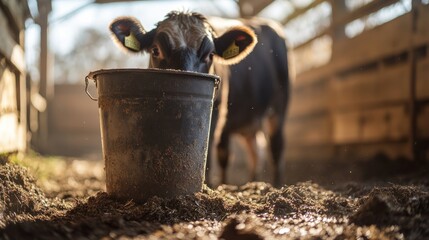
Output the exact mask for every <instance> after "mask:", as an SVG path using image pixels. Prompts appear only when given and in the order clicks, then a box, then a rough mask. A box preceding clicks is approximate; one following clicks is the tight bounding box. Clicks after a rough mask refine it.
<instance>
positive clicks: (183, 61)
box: [110, 12, 257, 73]
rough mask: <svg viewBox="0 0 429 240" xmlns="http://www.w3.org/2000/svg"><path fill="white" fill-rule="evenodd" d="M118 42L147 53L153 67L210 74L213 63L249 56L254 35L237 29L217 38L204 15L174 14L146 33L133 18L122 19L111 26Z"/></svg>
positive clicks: (126, 47)
mask: <svg viewBox="0 0 429 240" xmlns="http://www.w3.org/2000/svg"><path fill="white" fill-rule="evenodd" d="M110 30H111V31H112V33H113V38H114V39H115V42H116V43H117V44H118V45H119V46H120V47H122V48H123V49H125V50H126V51H128V52H132V53H138V52H148V53H149V54H150V67H152V68H163V69H178V70H185V71H195V72H203V73H207V72H208V71H209V68H210V66H211V65H212V63H213V60H214V61H217V62H220V63H223V64H234V63H237V62H239V61H240V60H241V59H243V58H244V57H245V56H247V54H249V53H250V52H251V51H252V50H253V48H254V46H255V44H256V41H257V40H256V36H255V33H254V32H253V31H252V30H251V29H250V28H247V27H244V26H237V27H234V28H231V29H229V30H228V31H226V32H225V33H224V34H223V35H222V36H219V37H217V36H216V35H215V33H214V32H213V31H212V29H211V27H210V25H209V24H208V23H207V20H206V18H205V17H204V16H202V15H201V14H198V13H185V12H171V13H169V14H168V15H167V16H166V18H165V19H164V20H163V21H161V22H159V23H158V24H157V26H156V28H155V29H153V30H151V31H149V32H146V31H145V30H144V28H143V26H142V25H141V23H140V22H139V21H138V20H137V19H135V18H133V17H120V18H117V19H115V20H114V21H113V22H112V24H111V25H110Z"/></svg>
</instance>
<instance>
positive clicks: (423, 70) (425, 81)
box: [416, 46, 429, 100]
mask: <svg viewBox="0 0 429 240" xmlns="http://www.w3.org/2000/svg"><path fill="white" fill-rule="evenodd" d="M427 48H429V46H427ZM416 98H417V99H420V100H421V99H427V98H429V56H426V57H425V58H423V59H420V60H418V61H417V73H416Z"/></svg>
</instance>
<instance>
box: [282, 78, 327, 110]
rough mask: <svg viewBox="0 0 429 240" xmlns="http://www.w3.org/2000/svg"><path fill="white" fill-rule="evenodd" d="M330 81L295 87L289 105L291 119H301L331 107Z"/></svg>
mask: <svg viewBox="0 0 429 240" xmlns="http://www.w3.org/2000/svg"><path fill="white" fill-rule="evenodd" d="M330 92H331V91H330V86H329V81H327V80H323V81H318V82H315V83H312V84H308V85H306V86H300V87H293V88H292V92H291V100H290V105H289V112H288V114H289V116H290V118H300V117H301V116H305V115H309V114H312V113H315V112H322V111H325V110H327V109H328V108H329V107H330V103H331V101H332V97H331V94H330Z"/></svg>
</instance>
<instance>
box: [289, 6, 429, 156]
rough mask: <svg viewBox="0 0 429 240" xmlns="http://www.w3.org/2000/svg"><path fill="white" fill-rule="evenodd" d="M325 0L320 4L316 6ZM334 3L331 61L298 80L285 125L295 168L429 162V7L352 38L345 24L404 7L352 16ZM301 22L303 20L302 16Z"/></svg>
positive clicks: (328, 31)
mask: <svg viewBox="0 0 429 240" xmlns="http://www.w3.org/2000/svg"><path fill="white" fill-rule="evenodd" d="M321 2H325V1H317V0H316V1H314V3H313V6H310V7H315V6H316V5H317V4H320V3H321ZM329 2H330V3H331V5H332V21H331V22H332V23H331V26H330V27H329V28H327V29H325V30H322V31H321V32H320V33H319V34H317V35H316V36H315V37H314V38H312V39H310V40H308V41H307V42H305V43H303V44H302V45H300V46H297V47H296V48H295V50H296V51H299V50H300V49H302V48H305V47H307V46H308V45H309V44H311V43H312V42H313V41H315V40H317V39H318V38H320V37H323V36H325V35H329V36H331V38H332V57H331V59H330V61H329V62H328V63H327V64H325V65H323V66H319V67H317V68H313V69H310V70H307V71H304V72H301V73H299V74H298V75H297V78H296V81H295V83H294V86H293V91H292V101H291V106H290V112H289V119H288V122H287V136H288V144H289V145H288V150H287V159H288V161H289V162H293V161H302V160H315V159H317V160H318V161H322V160H333V159H336V160H340V161H342V160H344V161H345V160H347V161H353V160H357V159H370V158H372V157H374V156H375V155H378V156H379V155H380V154H381V155H384V156H386V157H387V158H389V159H396V158H407V159H413V160H420V159H428V158H429V157H428V154H429V153H428V140H429V54H428V48H429V24H428V23H429V5H424V4H423V3H421V1H413V8H412V10H411V11H410V12H408V13H406V14H404V15H402V16H399V17H397V18H395V19H393V20H392V21H389V22H387V23H385V24H382V25H380V26H377V27H375V28H373V29H371V30H367V31H364V32H363V33H361V34H360V35H357V36H355V37H353V38H348V37H346V36H345V35H344V29H345V26H346V24H347V23H349V22H351V21H353V20H355V19H358V18H361V17H365V16H368V15H370V14H372V13H374V12H377V11H378V10H380V9H382V8H383V7H386V6H389V5H391V4H394V3H396V2H398V1H377V0H374V1H372V2H371V3H369V4H367V5H364V6H362V7H360V8H358V9H356V10H354V11H351V12H347V10H346V8H345V6H344V1H338V0H332V1H329ZM297 16H298V15H297Z"/></svg>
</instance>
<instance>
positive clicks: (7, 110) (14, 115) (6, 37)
mask: <svg viewBox="0 0 429 240" xmlns="http://www.w3.org/2000/svg"><path fill="white" fill-rule="evenodd" d="M29 16H30V14H29V10H28V6H27V1H26V0H16V1H5V0H0V154H7V153H11V152H16V151H22V150H24V149H25V148H26V143H27V114H26V113H27V105H28V103H27V97H26V96H27V90H26V67H25V59H24V28H25V24H24V22H25V20H26V19H27V18H28V17H29Z"/></svg>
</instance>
